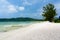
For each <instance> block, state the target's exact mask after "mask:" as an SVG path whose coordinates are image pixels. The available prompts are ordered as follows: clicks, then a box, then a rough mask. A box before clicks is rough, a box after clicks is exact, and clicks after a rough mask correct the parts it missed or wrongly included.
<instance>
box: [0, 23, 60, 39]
mask: <svg viewBox="0 0 60 40" xmlns="http://www.w3.org/2000/svg"><path fill="white" fill-rule="evenodd" d="M0 40H60V23H50V22H43V23H35V24H32V25H30V26H28V27H25V28H20V29H17V30H13V31H9V32H6V33H1V34H0Z"/></svg>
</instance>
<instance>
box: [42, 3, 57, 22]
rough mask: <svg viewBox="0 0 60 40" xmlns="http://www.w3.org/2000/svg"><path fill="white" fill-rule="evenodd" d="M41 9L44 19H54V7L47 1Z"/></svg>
mask: <svg viewBox="0 0 60 40" xmlns="http://www.w3.org/2000/svg"><path fill="white" fill-rule="evenodd" d="M43 10H44V11H43V14H42V16H44V17H45V20H47V21H50V22H52V21H54V17H55V16H56V9H55V8H54V5H53V4H50V3H49V4H48V5H46V6H45V7H43Z"/></svg>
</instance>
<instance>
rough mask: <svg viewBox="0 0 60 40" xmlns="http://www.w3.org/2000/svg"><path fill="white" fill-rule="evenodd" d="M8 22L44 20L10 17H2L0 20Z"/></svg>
mask: <svg viewBox="0 0 60 40" xmlns="http://www.w3.org/2000/svg"><path fill="white" fill-rule="evenodd" d="M6 21H7V22H8V21H13V22H14V21H15V22H16V21H43V20H42V19H33V18H22V17H21V18H20V17H19V18H10V19H7V18H3V19H0V22H6Z"/></svg>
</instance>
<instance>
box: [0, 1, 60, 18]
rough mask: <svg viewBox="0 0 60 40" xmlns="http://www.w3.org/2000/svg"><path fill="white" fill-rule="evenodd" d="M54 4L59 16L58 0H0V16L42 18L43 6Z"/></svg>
mask: <svg viewBox="0 0 60 40" xmlns="http://www.w3.org/2000/svg"><path fill="white" fill-rule="evenodd" d="M48 3H52V4H54V5H55V8H56V11H57V14H58V15H57V16H60V0H0V18H16V17H31V18H39V19H40V18H43V17H42V12H43V6H45V5H46V4H48Z"/></svg>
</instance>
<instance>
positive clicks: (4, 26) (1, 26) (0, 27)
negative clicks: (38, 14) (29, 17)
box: [0, 21, 34, 31]
mask: <svg viewBox="0 0 60 40" xmlns="http://www.w3.org/2000/svg"><path fill="white" fill-rule="evenodd" d="M32 23H34V22H29V21H26V22H0V31H6V30H10V29H14V28H15V29H16V28H18V27H23V26H24V27H25V26H27V25H30V24H32ZM18 25H19V26H18ZM14 26H15V27H14Z"/></svg>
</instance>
